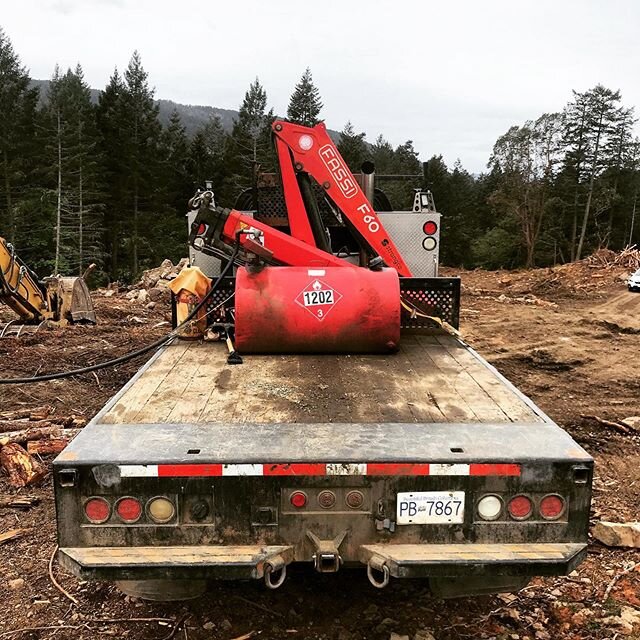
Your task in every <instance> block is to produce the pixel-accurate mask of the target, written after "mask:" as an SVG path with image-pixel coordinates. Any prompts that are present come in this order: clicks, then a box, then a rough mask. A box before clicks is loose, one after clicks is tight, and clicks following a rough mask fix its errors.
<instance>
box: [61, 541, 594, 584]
mask: <svg viewBox="0 0 640 640" xmlns="http://www.w3.org/2000/svg"><path fill="white" fill-rule="evenodd" d="M586 551H587V545H586V544H580V543H535V544H372V545H363V546H362V547H360V549H359V557H358V559H359V560H360V562H362V564H364V565H367V567H369V568H370V569H373V570H374V571H382V572H385V573H388V575H390V576H392V577H394V578H427V577H437V576H446V577H455V576H478V575H492V576H499V575H509V576H533V575H562V574H566V573H569V572H571V571H572V570H573V569H574V568H575V567H576V566H577V565H578V564H579V563H580V562H581V561H582V560H583V559H584V556H585V555H586ZM293 559H294V548H293V547H292V546H286V545H282V546H266V547H265V546H259V545H243V546H172V547H67V548H61V549H60V551H59V560H60V563H61V564H62V566H63V567H65V568H66V569H68V570H69V571H71V573H73V574H75V575H76V576H78V577H80V578H82V579H94V580H141V579H165V578H166V579H185V578H188V579H204V578H213V579H228V580H239V579H260V578H263V577H264V574H265V571H269V569H271V570H273V571H274V573H275V572H277V571H279V570H280V569H281V568H282V567H284V566H286V565H288V564H290V563H291V562H292V561H293Z"/></svg>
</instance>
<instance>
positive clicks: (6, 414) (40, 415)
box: [0, 404, 54, 420]
mask: <svg viewBox="0 0 640 640" xmlns="http://www.w3.org/2000/svg"><path fill="white" fill-rule="evenodd" d="M53 411H54V408H53V407H52V406H51V405H50V404H46V405H44V406H43V407H37V408H36V409H15V410H13V411H1V412H0V420H20V419H21V418H27V419H28V420H45V419H46V418H48V417H49V416H50V415H51V414H52V413H53Z"/></svg>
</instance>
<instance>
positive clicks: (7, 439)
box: [0, 426, 76, 447]
mask: <svg viewBox="0 0 640 640" xmlns="http://www.w3.org/2000/svg"><path fill="white" fill-rule="evenodd" d="M73 431H74V432H75V431H76V430H75V429H74V430H73ZM62 435H63V429H62V427H58V426H55V427H33V428H32V429H23V430H22V431H7V432H6V433H0V446H3V447H4V446H5V445H7V444H9V443H11V442H17V443H19V444H22V443H23V442H29V441H30V440H41V439H42V438H60V437H61V436H62Z"/></svg>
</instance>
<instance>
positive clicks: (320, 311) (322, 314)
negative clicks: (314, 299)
mask: <svg viewBox="0 0 640 640" xmlns="http://www.w3.org/2000/svg"><path fill="white" fill-rule="evenodd" d="M322 316H324V312H323V311H322V309H318V318H322Z"/></svg>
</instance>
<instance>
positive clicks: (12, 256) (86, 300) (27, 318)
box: [0, 237, 96, 338]
mask: <svg viewBox="0 0 640 640" xmlns="http://www.w3.org/2000/svg"><path fill="white" fill-rule="evenodd" d="M0 302H4V304H6V305H7V306H8V307H10V308H11V309H12V310H13V311H15V313H17V314H18V316H19V318H18V319H16V320H12V321H11V322H8V323H5V324H0V338H2V337H4V336H5V335H8V334H9V333H11V334H12V335H14V334H17V335H20V332H21V331H22V330H24V328H25V327H33V326H35V327H40V326H42V325H44V324H47V325H52V326H59V327H62V326H66V325H69V324H80V323H85V324H95V323H96V313H95V310H94V308H93V302H92V300H91V295H90V293H89V288H88V287H87V284H86V282H85V281H84V279H83V278H81V277H67V278H64V277H62V276H50V277H48V278H44V279H43V280H40V278H38V276H37V275H36V274H35V273H34V272H33V271H32V270H31V269H29V267H27V265H26V264H24V262H22V260H20V258H18V256H17V255H16V252H15V249H14V247H13V245H12V244H11V243H9V242H7V241H6V240H5V239H4V238H2V237H0Z"/></svg>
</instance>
